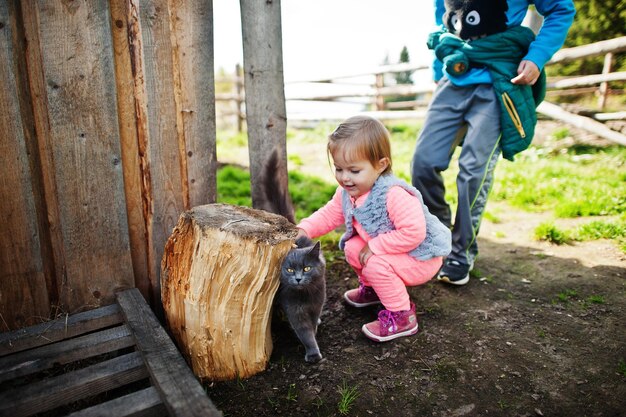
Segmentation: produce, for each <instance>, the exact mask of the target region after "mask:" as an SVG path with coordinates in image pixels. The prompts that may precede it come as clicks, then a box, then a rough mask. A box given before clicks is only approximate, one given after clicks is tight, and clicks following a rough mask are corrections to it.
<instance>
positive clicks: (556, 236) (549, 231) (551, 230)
mask: <svg viewBox="0 0 626 417" xmlns="http://www.w3.org/2000/svg"><path fill="white" fill-rule="evenodd" d="M535 239H537V240H545V241H547V242H550V243H554V244H555V245H562V244H565V243H569V242H570V241H571V237H570V236H569V233H567V232H566V231H563V230H561V229H559V228H558V227H556V226H555V225H554V223H552V222H545V223H541V224H540V225H539V226H537V227H536V228H535Z"/></svg>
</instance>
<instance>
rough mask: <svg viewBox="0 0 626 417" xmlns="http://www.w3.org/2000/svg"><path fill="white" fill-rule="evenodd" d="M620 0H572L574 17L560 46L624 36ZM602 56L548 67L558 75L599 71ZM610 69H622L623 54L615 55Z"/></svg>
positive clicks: (625, 29)
mask: <svg viewBox="0 0 626 417" xmlns="http://www.w3.org/2000/svg"><path fill="white" fill-rule="evenodd" d="M625 3H626V2H625V1H624V0H574V5H575V6H576V17H575V18H574V23H573V24H572V27H571V28H570V30H569V33H568V35H567V39H566V40H565V44H564V47H565V48H570V47H573V46H579V45H585V44H589V43H593V42H598V41H602V40H606V39H613V38H617V37H620V36H625V35H626V26H624V22H626V7H625V6H626V5H625ZM603 59H604V58H603V57H596V58H589V59H584V60H577V61H575V62H571V63H569V64H564V65H558V66H554V67H551V71H550V72H551V73H554V74H558V75H588V74H598V73H600V72H602V66H603ZM613 65H614V66H613V70H614V71H624V70H626V54H620V55H617V56H616V58H615V61H614V63H613Z"/></svg>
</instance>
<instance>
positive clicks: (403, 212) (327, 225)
mask: <svg viewBox="0 0 626 417" xmlns="http://www.w3.org/2000/svg"><path fill="white" fill-rule="evenodd" d="M342 190H343V189H342V188H341V187H337V191H335V194H334V195H333V198H332V199H331V200H330V201H329V202H328V203H326V205H325V206H324V207H322V208H321V209H319V210H317V211H316V212H315V213H313V214H312V215H311V216H309V217H307V218H306V219H303V220H302V221H301V222H300V223H299V224H298V227H299V228H301V229H303V230H304V231H305V232H306V233H307V234H308V235H309V237H311V238H312V239H315V238H316V237H319V236H322V235H325V234H326V233H328V232H330V231H332V230H334V229H336V228H337V227H339V226H342V225H343V224H344V217H343V210H342V206H341V193H342ZM368 195H369V193H366V194H364V195H362V196H360V197H359V198H357V199H356V201H355V200H354V199H352V202H353V204H354V207H359V206H361V204H363V203H364V202H365V200H366V199H367V196H368ZM387 212H388V213H389V218H390V219H391V221H392V222H393V224H394V226H395V228H396V229H395V230H392V231H391V232H388V233H382V234H379V235H378V236H376V237H375V238H370V237H369V235H368V234H367V232H365V230H363V227H362V226H361V225H360V224H359V222H358V221H357V220H356V219H355V220H354V229H355V230H356V232H357V233H358V234H359V236H361V238H362V239H363V240H364V241H365V242H367V244H368V246H369V248H370V250H371V251H372V253H374V254H375V255H382V254H391V253H408V252H410V251H411V250H413V249H414V248H415V247H416V246H418V245H419V244H420V243H421V242H422V241H423V240H424V238H425V237H426V220H425V219H424V212H423V211H422V205H421V203H420V201H419V200H418V199H417V197H415V196H413V195H411V194H409V193H408V192H407V191H406V190H404V189H402V188H401V187H392V188H391V189H390V190H389V192H388V193H387Z"/></svg>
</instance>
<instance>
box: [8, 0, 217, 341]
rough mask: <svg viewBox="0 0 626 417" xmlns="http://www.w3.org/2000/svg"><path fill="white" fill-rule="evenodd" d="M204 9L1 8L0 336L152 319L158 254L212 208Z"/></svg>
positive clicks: (207, 8)
mask: <svg viewBox="0 0 626 417" xmlns="http://www.w3.org/2000/svg"><path fill="white" fill-rule="evenodd" d="M212 15H213V10H212V1H211V0H194V1H188V2H187V1H174V0H150V1H148V0H75V1H65V0H63V1H61V0H39V1H35V0H22V1H20V0H8V1H7V0H5V1H1V2H0V83H1V84H2V88H0V154H1V155H2V161H3V164H2V168H1V173H2V175H1V176H0V178H1V179H0V219H1V220H0V221H1V222H2V223H1V227H0V314H1V317H0V331H5V330H8V329H15V328H19V327H22V326H25V325H31V324H34V323H37V322H40V321H41V320H43V319H46V318H48V317H50V316H55V315H56V314H59V313H61V312H67V313H74V312H78V311H81V310H85V309H90V308H94V307H97V306H100V305H105V304H110V303H112V302H113V301H114V292H115V291H117V290H120V289H123V288H130V287H137V288H138V289H139V290H140V291H141V293H142V294H143V296H144V297H145V298H146V299H147V300H148V301H149V302H150V303H151V304H152V306H153V308H155V309H156V310H157V312H158V310H159V308H160V297H159V294H160V287H159V271H160V262H161V256H162V252H163V247H164V244H165V242H166V240H167V238H168V237H169V235H170V233H171V231H172V227H173V226H174V225H175V224H176V222H177V220H178V217H179V215H180V213H181V212H182V211H184V210H186V209H189V208H191V207H193V206H196V205H200V204H206V203H209V202H213V201H215V195H216V183H215V170H216V156H215V106H214V83H213V26H212V21H213V18H212Z"/></svg>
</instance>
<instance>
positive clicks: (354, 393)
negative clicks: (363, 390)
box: [337, 380, 361, 416]
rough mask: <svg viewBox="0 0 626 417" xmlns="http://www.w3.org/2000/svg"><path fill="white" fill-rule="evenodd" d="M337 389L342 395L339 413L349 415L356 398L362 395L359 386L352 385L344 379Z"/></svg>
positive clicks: (338, 405)
mask: <svg viewBox="0 0 626 417" xmlns="http://www.w3.org/2000/svg"><path fill="white" fill-rule="evenodd" d="M337 391H338V392H339V395H340V398H339V402H338V403H337V411H339V414H341V415H342V416H347V415H348V414H349V413H350V408H352V405H353V404H354V402H355V401H356V399H357V398H359V396H360V395H361V394H360V393H359V387H358V386H354V387H350V386H348V384H347V383H346V381H345V380H344V381H343V383H342V384H341V385H340V386H338V387H337Z"/></svg>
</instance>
